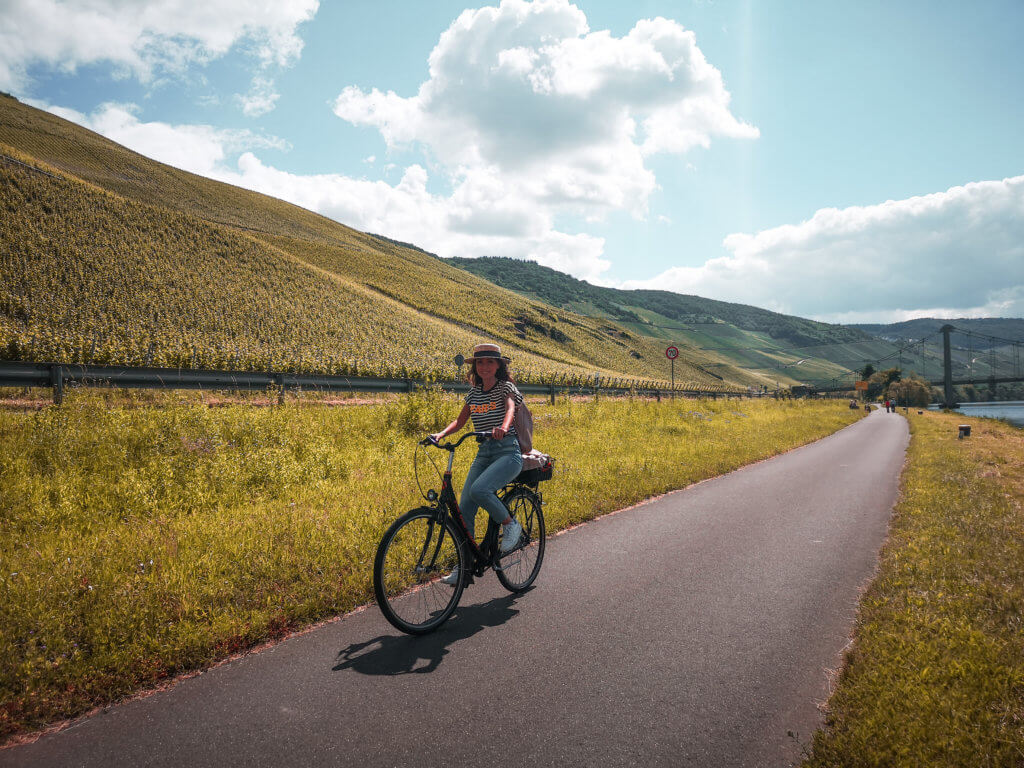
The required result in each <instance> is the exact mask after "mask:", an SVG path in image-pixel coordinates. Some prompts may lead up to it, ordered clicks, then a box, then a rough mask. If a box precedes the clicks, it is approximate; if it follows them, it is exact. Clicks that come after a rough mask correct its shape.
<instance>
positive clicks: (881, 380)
mask: <svg viewBox="0 0 1024 768" xmlns="http://www.w3.org/2000/svg"><path fill="white" fill-rule="evenodd" d="M901 377H902V372H901V371H900V369H899V368H889V369H887V370H885V371H878V372H877V373H873V374H871V377H870V378H869V379H868V393H867V399H868V400H874V399H876V398H877V397H879V396H880V395H883V394H884V393H885V392H886V391H887V390H888V389H889V385H890V384H892V383H893V382H894V381H899V380H900V378H901Z"/></svg>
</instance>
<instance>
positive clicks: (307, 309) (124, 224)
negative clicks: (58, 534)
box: [0, 96, 762, 389]
mask: <svg viewBox="0 0 1024 768" xmlns="http://www.w3.org/2000/svg"><path fill="white" fill-rule="evenodd" d="M0 207H2V210H3V212H4V215H3V220H2V223H0V275H2V277H3V281H2V284H0V355H2V356H3V357H4V358H6V359H20V360H42V361H59V362H92V363H97V364H101V363H110V364H115V363H118V364H151V365H160V366H176V367H178V366H180V367H207V368H208V367H214V368H223V369H228V368H238V369H252V370H267V369H273V370H304V371H317V372H324V373H344V374H383V375H408V376H419V375H431V376H438V377H451V376H454V375H455V373H456V369H455V366H454V364H453V363H452V362H451V361H452V359H453V357H454V355H455V354H457V353H459V352H462V353H465V352H467V351H468V350H469V349H470V347H471V346H472V345H473V344H474V343H476V342H478V341H480V340H482V339H490V340H494V341H497V342H499V343H501V344H502V345H503V346H505V347H506V348H507V349H509V350H510V351H511V353H512V355H513V357H514V359H515V368H516V370H517V372H518V373H519V375H520V376H522V377H523V378H525V379H529V380H538V379H549V378H550V377H552V376H562V377H567V378H580V377H584V376H591V375H593V374H594V373H599V374H601V375H602V376H603V377H612V378H633V379H648V380H664V379H665V378H667V376H666V374H667V366H666V361H665V357H664V344H662V343H661V342H660V341H657V340H655V339H653V338H650V337H647V336H644V335H642V334H638V333H636V332H634V331H631V330H629V329H627V328H625V327H624V326H623V325H622V324H621V323H617V322H611V321H608V320H604V319H601V318H593V317H587V316H585V315H582V314H579V313H576V312H572V311H569V310H565V309H561V308H555V307H552V306H550V305H548V304H546V303H544V302H542V301H539V300H535V299H531V298H527V297H523V296H521V295H519V294H517V293H515V292H512V291H509V290H507V289H504V288H500V287H498V286H495V285H494V284H493V283H491V282H489V281H487V280H485V279H483V278H480V277H477V276H475V275H471V274H469V273H467V272H465V271H464V270H461V269H458V268H456V267H453V266H452V265H450V264H449V263H448V262H447V261H445V260H443V259H439V258H437V257H435V256H433V255H431V254H428V253H426V252H424V251H422V250H420V249H417V248H414V247H408V246H405V245H403V244H401V243H397V242H395V241H391V240H388V239H387V238H383V237H378V236H374V235H369V234H365V233H362V232H357V231H355V230H353V229H350V228H348V227H345V226H343V225H341V224H338V223H337V222H334V221H332V220H330V219H327V218H325V217H323V216H320V215H318V214H315V213H312V212H310V211H307V210H304V209H302V208H299V207H297V206H294V205H291V204H289V203H285V202H283V201H280V200H276V199H274V198H271V197H268V196H266V195H260V194H257V193H254V192H250V191H247V190H243V189H240V188H238V187H233V186H230V185H227V184H223V183H220V182H216V181H212V180H210V179H205V178H202V177H199V176H196V175H193V174H190V173H186V172H184V171H180V170H177V169H174V168H171V167H170V166H166V165H163V164H161V163H158V162H155V161H153V160H150V159H148V158H145V157H143V156H141V155H139V154H137V153H135V152H132V151H130V150H128V149H126V148H124V147H122V146H120V145H118V144H116V143H114V142H111V141H109V140H108V139H105V138H103V137H101V136H99V135H97V134H95V133H92V132H90V131H88V130H86V129H84V128H82V127H80V126H77V125H75V124H73V123H70V122H68V121H66V120H63V119H62V118H59V117H56V116H54V115H51V114H49V113H46V112H43V111H41V110H37V109H34V108H32V107H29V106H27V105H25V104H22V103H20V102H18V101H17V100H16V99H13V98H11V97H7V96H0ZM702 362H707V361H706V359H705V358H703V357H701V356H699V355H696V356H692V355H690V350H687V349H686V348H684V349H683V350H682V355H681V357H680V359H679V360H677V361H676V381H677V383H686V384H688V385H692V386H694V387H698V388H703V389H718V388H723V387H736V386H746V385H749V384H757V383H761V382H762V379H761V378H760V377H758V376H756V375H752V374H750V373H748V372H745V371H742V370H740V369H739V368H736V367H729V366H721V367H719V368H718V369H717V370H716V371H715V372H714V373H710V372H709V371H708V370H706V369H705V368H704V367H702V365H701V363H702Z"/></svg>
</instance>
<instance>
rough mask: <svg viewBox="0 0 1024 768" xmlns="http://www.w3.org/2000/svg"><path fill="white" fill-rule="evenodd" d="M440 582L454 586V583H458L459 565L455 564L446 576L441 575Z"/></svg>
mask: <svg viewBox="0 0 1024 768" xmlns="http://www.w3.org/2000/svg"><path fill="white" fill-rule="evenodd" d="M441 583H442V584H447V585H448V586H450V587H454V586H455V585H456V584H458V583H459V566H457V565H456V566H455V568H454V569H453V570H452V572H451V573H449V574H448V575H447V576H442V577H441Z"/></svg>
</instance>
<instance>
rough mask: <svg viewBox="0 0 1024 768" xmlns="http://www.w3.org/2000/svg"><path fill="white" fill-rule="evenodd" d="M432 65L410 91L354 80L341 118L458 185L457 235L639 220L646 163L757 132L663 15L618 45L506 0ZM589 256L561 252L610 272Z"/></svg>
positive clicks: (339, 107) (476, 19)
mask: <svg viewBox="0 0 1024 768" xmlns="http://www.w3.org/2000/svg"><path fill="white" fill-rule="evenodd" d="M429 65H430V69H429V73H430V76H429V79H428V80H427V81H426V82H424V83H422V84H421V85H420V87H419V89H418V91H417V93H416V94H415V95H411V96H400V95H398V94H396V93H394V92H390V91H389V92H387V93H385V92H382V91H380V90H378V89H376V88H373V89H370V90H369V91H365V90H363V89H361V88H357V87H355V86H348V87H345V88H344V89H343V90H342V91H341V93H340V94H339V96H338V97H337V99H336V101H335V104H334V111H335V113H336V114H337V115H338V116H339V117H341V118H342V119H344V120H346V121H348V122H350V123H352V124H354V125H360V126H370V127H373V128H376V129H377V130H379V132H380V134H381V136H382V137H383V139H384V141H385V142H386V143H387V145H388V146H389V147H392V148H394V147H418V148H422V149H424V150H425V151H427V152H428V154H429V156H430V157H431V158H432V159H433V160H434V161H436V162H437V163H438V164H439V166H440V168H442V169H443V171H444V173H446V174H447V175H448V176H449V178H450V179H452V181H453V184H454V186H455V188H456V190H457V191H456V197H455V198H452V200H451V202H452V203H453V204H456V203H457V204H458V206H459V208H460V209H459V210H458V211H455V212H453V213H452V214H451V215H450V217H449V223H450V225H451V228H452V230H453V232H462V233H465V234H470V233H472V234H476V235H484V234H489V235H490V236H491V237H493V238H494V242H496V243H497V242H498V241H499V240H500V239H501V238H503V237H505V238H508V237H513V238H514V237H528V236H529V234H528V233H529V232H533V231H535V228H536V227H538V226H541V223H542V222H550V221H551V220H552V219H553V218H554V217H555V216H557V215H558V214H559V213H568V214H571V215H573V216H577V217H582V218H584V219H586V220H590V221H593V220H599V219H602V218H603V217H605V216H606V215H607V214H608V213H610V212H613V211H628V212H630V213H632V214H633V215H634V216H635V217H637V218H644V217H645V216H646V214H647V209H648V200H649V198H650V196H651V194H652V193H653V192H654V191H655V190H656V189H657V181H656V179H655V176H654V173H653V172H652V171H651V170H650V169H648V168H647V167H646V166H645V158H646V157H647V156H649V155H652V154H654V153H659V152H669V153H682V152H685V151H687V150H689V149H691V148H692V147H695V146H707V145H708V144H709V143H710V141H711V140H712V138H713V137H715V136H729V137H737V138H753V137H756V136H757V135H758V131H757V129H756V128H754V127H753V126H750V125H748V124H746V123H743V122H741V121H740V120H738V119H736V118H735V117H734V116H733V115H732V113H731V112H730V111H729V100H730V99H729V94H728V92H727V91H726V90H725V87H724V85H723V82H722V77H721V73H720V72H719V71H718V70H717V69H715V68H714V67H713V66H711V65H710V64H709V63H708V62H707V60H706V59H705V57H704V55H703V54H702V52H701V51H700V49H699V48H698V47H697V44H696V38H695V35H694V33H693V32H692V31H689V30H687V29H685V28H683V27H682V26H681V25H680V24H678V23H677V22H675V21H671V20H668V19H664V18H656V19H647V20H641V21H639V22H637V24H636V25H635V26H634V28H633V29H632V30H631V31H630V32H629V33H628V34H627V35H625V36H624V37H620V38H617V37H614V36H613V35H611V34H610V33H609V32H607V31H597V32H592V31H591V30H590V28H589V26H588V24H587V19H586V16H585V15H584V13H583V11H581V10H580V9H579V8H577V7H576V6H575V5H572V4H571V3H569V2H568V0H536V1H535V2H526V1H525V0H503V2H501V4H500V5H499V6H498V7H484V8H479V9H475V10H466V11H464V12H463V13H462V14H461V15H460V16H459V17H458V18H457V19H456V20H455V21H454V22H453V23H452V25H451V26H450V27H449V28H448V29H447V30H446V31H445V32H444V33H443V34H442V35H441V38H440V40H439V41H438V44H437V46H436V47H435V48H434V50H433V52H432V53H431V55H430V59H429ZM456 198H457V199H456ZM531 227H532V228H534V229H531ZM545 242H548V241H545ZM572 242H577V240H576V239H573V240H572ZM490 252H491V251H490V249H486V248H485V249H484V250H482V251H480V252H479V253H478V254H476V255H484V254H488V253H490ZM588 252H589V253H592V256H591V257H590V258H592V259H593V261H592V262H591V263H590V264H585V263H583V262H581V259H584V258H587V257H586V255H585V253H588ZM585 253H583V254H581V253H576V254H574V255H571V256H570V255H569V254H568V253H567V254H566V255H565V262H566V263H570V264H572V265H574V267H573V273H574V274H576V275H577V276H580V277H582V276H584V275H588V276H591V277H593V276H595V275H597V274H599V273H600V271H601V269H604V268H606V267H607V262H606V261H604V259H602V258H601V253H600V251H596V252H594V251H593V248H587V249H585ZM545 254H546V255H545V256H543V258H546V259H548V260H550V259H551V258H553V255H552V252H551V251H545ZM529 256H530V257H533V258H538V259H541V258H542V256H541V254H539V253H530V254H529ZM602 265H603V266H602Z"/></svg>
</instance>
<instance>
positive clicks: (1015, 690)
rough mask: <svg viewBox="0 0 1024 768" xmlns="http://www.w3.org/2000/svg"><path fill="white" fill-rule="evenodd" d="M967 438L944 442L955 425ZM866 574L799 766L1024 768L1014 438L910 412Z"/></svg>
mask: <svg viewBox="0 0 1024 768" xmlns="http://www.w3.org/2000/svg"><path fill="white" fill-rule="evenodd" d="M964 421H969V422H971V423H972V424H973V430H972V431H973V434H972V436H971V437H970V438H969V439H967V440H957V439H956V434H957V428H956V427H957V424H958V423H961V422H964ZM910 423H911V428H912V435H913V436H912V440H911V444H910V449H909V452H908V458H907V465H906V468H905V470H904V473H903V478H902V496H901V499H900V501H899V503H898V505H897V507H896V509H895V513H894V517H893V521H892V524H891V529H890V535H889V539H888V542H887V543H886V545H885V547H884V549H883V552H882V557H881V565H880V569H879V573H878V576H877V578H876V579H875V581H874V583H873V584H872V585H871V587H870V589H869V590H868V591H867V593H866V594H865V595H864V597H863V599H862V600H861V605H860V611H859V616H858V619H857V627H856V634H855V642H854V645H853V648H852V650H851V651H850V652H849V654H848V657H847V659H846V665H845V667H844V669H843V671H842V673H841V675H840V677H839V683H838V687H837V689H836V691H835V693H834V694H833V696H832V699H831V701H830V702H829V711H828V717H827V723H826V728H825V730H823V731H820V732H819V733H818V734H816V736H815V740H814V745H813V754H812V757H811V758H810V759H809V760H808V761H807V762H806V763H805V766H808V767H811V766H813V767H814V768H819V767H820V768H823V767H824V766H851V768H852V767H853V766H857V768H865V767H867V766H886V767H887V768H889V767H892V768H896V767H898V766H964V768H973V767H974V766H1005V767H1007V768H1010V767H1011V766H1012V767H1019V766H1022V765H1024V619H1022V616H1024V509H1022V499H1024V431H1022V430H1020V429H1015V428H1013V427H1011V426H1008V425H1004V424H999V423H997V422H992V421H989V420H984V419H965V417H963V416H961V415H958V414H953V415H942V414H928V413H926V414H925V415H923V416H917V415H916V414H915V415H913V416H911V419H910Z"/></svg>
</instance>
